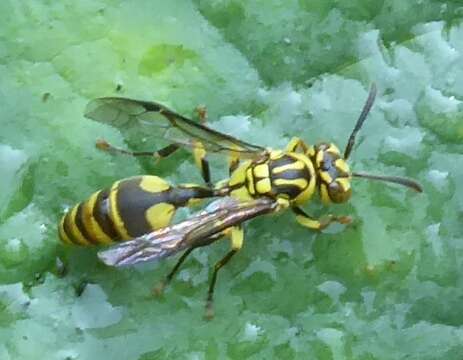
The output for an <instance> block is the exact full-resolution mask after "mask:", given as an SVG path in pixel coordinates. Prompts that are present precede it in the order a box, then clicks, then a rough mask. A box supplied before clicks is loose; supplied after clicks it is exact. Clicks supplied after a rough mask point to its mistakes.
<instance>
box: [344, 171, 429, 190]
mask: <svg viewBox="0 0 463 360" xmlns="http://www.w3.org/2000/svg"><path fill="white" fill-rule="evenodd" d="M352 176H354V177H359V178H364V179H370V180H379V181H384V182H389V183H394V184H399V185H402V186H405V187H408V188H409V189H412V190H415V191H417V192H423V188H422V187H421V185H420V184H418V182H416V181H415V180H412V179H409V178H405V177H400V176H385V175H371V174H365V173H355V172H354V173H352Z"/></svg>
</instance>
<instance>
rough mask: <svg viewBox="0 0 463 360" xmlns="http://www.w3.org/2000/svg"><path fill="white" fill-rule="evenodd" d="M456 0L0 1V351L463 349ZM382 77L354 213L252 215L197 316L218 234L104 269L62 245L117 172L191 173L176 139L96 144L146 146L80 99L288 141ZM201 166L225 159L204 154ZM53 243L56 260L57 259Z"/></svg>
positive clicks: (356, 354)
mask: <svg viewBox="0 0 463 360" xmlns="http://www.w3.org/2000/svg"><path fill="white" fill-rule="evenodd" d="M462 16H463V7H462V6H461V5H460V3H459V2H458V1H438V0H431V1H418V0H411V1H403V0H382V1H373V0H356V1H344V2H339V1H322V0H315V1H312V0H311V1H308V0H307V1H306V0H298V1H296V0H290V1H280V0H270V1H268V0H266V1H263V0H260V1H238V0H221V1H217V0H208V1H201V0H192V1H187V0H176V1H157V0H156V1H152V0H137V1H130V2H129V1H121V0H94V1H89V0H81V1H68V0H65V1H47V0H29V1H25V0H19V1H17V0H5V1H2V2H1V3H0V79H1V81H0V99H1V105H2V106H0V175H1V176H0V190H1V191H0V359H2V360H3V359H7V360H10V359H40V358H44V359H98V358H101V359H106V358H108V359H114V360H119V359H121V360H122V359H143V360H148V359H150V360H151V359H271V358H275V359H333V360H341V359H361V360H367V359H368V360H371V359H381V360H383V359H384V360H386V359H391V360H392V359H394V360H397V359H416V360H418V359H419V360H422V359H425V360H428V359H429V360H431V359H455V360H461V359H462V358H463V305H462V304H463V261H462V259H463V245H462V244H463V235H462V234H463V225H462V224H463V187H462V186H461V184H462V183H463V116H462V109H463V105H462V100H463V23H462V22H461V18H462ZM373 82H375V83H376V85H377V88H378V97H377V100H376V102H375V105H374V107H373V109H372V112H371V114H370V115H369V117H368V119H367V121H366V123H365V126H364V128H363V129H362V131H361V133H360V135H359V137H358V144H357V146H356V148H355V149H354V151H353V154H352V160H351V167H352V168H353V169H355V171H365V172H370V173H382V174H387V175H397V176H408V177H413V178H415V179H418V180H419V182H420V183H422V185H423V187H424V193H422V194H416V193H413V192H411V191H407V190H405V189H403V188H400V187H397V186H393V185H391V186H389V185H384V184H382V183H378V182H369V181H367V180H360V179H358V180H354V182H353V184H352V185H353V197H352V200H351V201H350V202H349V203H348V204H345V205H337V206H332V207H330V208H328V209H327V208H325V207H322V206H321V205H320V204H319V201H318V199H314V201H313V202H311V203H310V204H309V205H308V207H307V210H308V211H310V213H311V214H313V215H314V216H315V215H316V216H318V215H323V214H327V213H334V214H339V215H350V216H352V217H353V219H354V221H353V223H352V224H351V225H349V226H333V227H330V228H328V229H326V230H325V231H323V232H322V233H316V232H312V231H309V230H307V229H304V228H301V227H300V226H299V225H297V224H296V222H295V220H294V218H293V216H292V215H291V214H282V215H277V216H272V217H262V218H259V219H256V220H254V221H252V222H250V223H249V224H247V226H246V242H245V246H244V248H243V250H242V251H241V252H240V253H239V254H238V255H237V256H235V258H234V259H233V261H232V262H231V263H230V265H228V266H227V267H225V269H224V270H223V271H222V272H221V273H220V275H219V280H218V286H217V291H216V297H215V313H216V317H215V319H214V320H213V321H209V322H208V321H205V320H204V319H203V314H204V299H205V295H206V292H207V286H208V276H209V270H210V269H211V267H212V266H213V264H214V263H215V261H217V260H218V259H219V258H220V257H222V256H223V254H224V253H225V252H226V251H227V250H228V244H227V243H226V242H223V243H218V244H216V245H213V246H210V247H207V248H203V249H200V250H198V251H196V253H193V255H192V258H191V259H190V260H189V261H188V262H187V263H186V264H185V266H184V267H183V269H182V270H181V272H180V273H179V275H178V277H177V278H176V280H175V281H174V282H173V283H172V286H170V287H169V288H168V289H167V290H166V292H165V294H164V295H163V296H162V297H161V298H155V297H153V295H152V289H153V287H154V286H155V284H156V283H157V282H159V281H160V280H161V279H162V277H163V276H164V274H166V272H167V271H168V270H169V269H170V268H171V266H173V264H174V261H175V260H174V259H168V260H166V261H163V262H161V263H157V264H148V265H144V266H139V267H136V268H126V269H114V268H109V267H105V266H104V265H103V264H101V263H100V262H98V260H97V257H96V251H95V249H80V248H73V247H67V246H65V245H63V244H61V243H60V242H59V240H58V235H57V232H56V224H57V222H58V221H59V219H60V217H61V216H62V214H63V211H64V210H65V209H67V208H69V207H71V206H73V205H74V204H75V203H78V202H79V201H82V200H84V199H86V198H87V197H88V196H89V195H90V194H92V193H93V192H95V191H96V190H98V189H102V188H105V187H107V186H109V185H110V184H111V183H112V182H114V181H116V180H118V179H121V178H124V177H128V176H133V175H137V174H144V173H155V174H157V175H159V176H162V177H165V178H167V179H168V180H169V181H171V182H173V183H185V182H197V183H200V182H201V177H200V174H199V172H198V171H197V169H196V168H195V166H194V163H193V160H192V157H191V155H190V154H189V153H188V151H183V152H181V153H179V154H175V155H173V156H172V157H171V158H169V159H166V160H163V161H162V162H161V163H160V164H158V165H156V166H155V165H153V163H152V162H151V161H148V160H147V161H138V160H135V159H132V158H129V157H126V156H116V157H115V156H110V155H108V154H106V153H103V152H101V151H98V150H97V149H96V148H95V146H94V144H95V140H97V139H98V138H105V139H107V140H108V141H109V142H111V143H113V144H115V145H117V146H121V147H124V148H127V149H137V150H149V149H152V148H153V147H154V148H157V147H159V143H158V140H159V139H157V138H156V136H155V134H146V138H139V139H124V137H123V136H122V134H121V133H119V132H118V131H117V130H116V129H114V128H111V127H110V126H108V125H103V124H100V123H96V122H94V121H92V120H90V119H87V118H85V117H84V116H83V111H84V109H85V105H86V104H87V103H88V101H89V100H90V99H92V98H96V97H101V96H125V97H131V98H139V99H144V100H155V101H159V102H161V103H164V104H166V105H168V106H169V107H171V108H173V109H175V110H176V111H178V112H179V113H181V114H185V115H186V116H191V117H193V116H194V109H195V108H196V107H197V106H198V105H205V106H207V109H208V115H209V124H210V125H211V126H212V127H214V128H215V129H217V130H220V131H223V132H226V133H228V134H231V135H233V136H236V137H238V138H240V139H243V140H244V141H249V142H251V143H255V144H258V145H262V146H270V147H273V148H283V147H284V146H285V145H286V144H287V143H288V141H289V140H290V138H291V137H292V136H300V137H302V138H303V139H304V140H305V141H307V142H309V143H316V142H319V141H328V142H334V143H336V144H338V145H339V147H340V148H341V149H342V148H344V146H345V143H346V141H347V138H348V136H349V133H350V131H351V130H352V128H353V125H354V122H355V120H356V118H357V117H358V115H359V113H360V111H361V108H362V106H363V103H364V101H365V99H366V96H367V93H368V88H369V86H370V84H371V83H373ZM211 163H212V170H213V177H214V180H220V179H221V178H223V177H224V176H225V175H226V169H225V167H226V159H224V158H223V157H220V156H213V157H211ZM57 258H60V259H63V261H64V263H65V266H66V269H67V272H66V274H65V276H62V275H61V271H60V269H59V266H57Z"/></svg>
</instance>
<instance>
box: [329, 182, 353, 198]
mask: <svg viewBox="0 0 463 360" xmlns="http://www.w3.org/2000/svg"><path fill="white" fill-rule="evenodd" d="M328 194H329V196H330V199H331V201H333V202H334V203H342V202H345V201H347V200H349V199H350V196H351V195H352V191H351V189H350V187H349V189H348V190H347V191H346V190H344V188H343V187H342V186H341V185H340V184H339V183H338V182H337V181H333V182H331V183H330V184H329V185H328Z"/></svg>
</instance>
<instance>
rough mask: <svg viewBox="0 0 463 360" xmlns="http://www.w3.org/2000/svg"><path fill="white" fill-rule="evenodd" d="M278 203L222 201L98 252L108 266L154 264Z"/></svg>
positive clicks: (215, 235) (273, 208)
mask: <svg viewBox="0 0 463 360" xmlns="http://www.w3.org/2000/svg"><path fill="white" fill-rule="evenodd" d="M277 206H278V203H277V202H275V201H274V200H271V199H267V198H262V199H257V200H252V201H248V202H238V201H237V200H235V199H232V198H229V197H227V198H223V199H220V200H217V201H215V202H213V203H212V204H211V205H210V206H209V207H207V208H206V209H205V210H203V211H201V212H199V213H197V214H196V215H194V216H192V217H191V218H189V219H187V220H184V221H182V222H180V223H178V224H175V225H171V226H167V227H164V228H161V229H158V230H156V231H153V232H151V233H148V234H146V235H143V236H141V237H138V238H135V239H133V240H129V241H126V242H124V243H121V244H118V245H115V246H113V247H111V248H109V249H107V250H102V251H100V252H98V257H99V258H100V260H101V261H103V262H104V263H105V264H106V265H110V266H117V267H119V266H128V265H135V264H138V263H143V262H148V261H154V260H158V259H162V258H165V257H168V256H170V255H173V254H176V253H178V252H179V251H182V250H184V249H187V248H191V247H198V246H204V245H207V244H210V243H211V242H213V241H215V240H217V239H219V238H220V237H221V236H222V235H223V231H224V230H226V229H227V228H229V227H231V226H235V225H238V224H241V223H242V222H244V221H246V220H249V219H251V218H254V217H256V216H258V215H262V214H267V213H270V212H274V211H276V209H277Z"/></svg>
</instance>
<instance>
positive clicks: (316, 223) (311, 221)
mask: <svg viewBox="0 0 463 360" xmlns="http://www.w3.org/2000/svg"><path fill="white" fill-rule="evenodd" d="M292 210H293V212H294V213H295V214H296V221H297V222H298V223H299V224H301V225H302V226H304V227H306V228H309V229H312V230H323V229H325V228H326V227H327V226H328V225H330V224H331V223H333V222H337V223H340V224H350V223H351V222H352V218H351V217H350V216H334V215H331V214H330V215H328V216H327V217H326V218H325V219H315V218H313V217H311V216H310V215H308V214H306V213H305V212H304V211H303V210H302V209H301V208H299V207H296V206H295V207H292Z"/></svg>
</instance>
